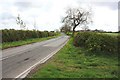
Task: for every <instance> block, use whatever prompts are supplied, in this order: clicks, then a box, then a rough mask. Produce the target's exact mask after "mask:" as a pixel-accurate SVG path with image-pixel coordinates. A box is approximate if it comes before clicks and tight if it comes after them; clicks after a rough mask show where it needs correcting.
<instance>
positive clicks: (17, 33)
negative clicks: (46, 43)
mask: <svg viewBox="0 0 120 80" xmlns="http://www.w3.org/2000/svg"><path fill="white" fill-rule="evenodd" d="M55 35H56V32H54V31H50V32H48V31H38V30H14V29H4V30H2V42H14V41H20V40H26V39H31V38H44V37H50V36H55Z"/></svg>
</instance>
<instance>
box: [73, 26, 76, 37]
mask: <svg viewBox="0 0 120 80" xmlns="http://www.w3.org/2000/svg"><path fill="white" fill-rule="evenodd" d="M75 28H76V26H74V27H73V32H72V37H74V34H75Z"/></svg>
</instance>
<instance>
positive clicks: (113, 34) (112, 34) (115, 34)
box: [104, 33, 119, 36]
mask: <svg viewBox="0 0 120 80" xmlns="http://www.w3.org/2000/svg"><path fill="white" fill-rule="evenodd" d="M104 34H108V35H111V36H118V34H119V33H104Z"/></svg>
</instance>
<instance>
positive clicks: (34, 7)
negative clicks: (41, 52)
mask: <svg viewBox="0 0 120 80" xmlns="http://www.w3.org/2000/svg"><path fill="white" fill-rule="evenodd" d="M83 1H84V2H83ZM68 7H83V8H89V7H91V8H92V11H93V23H92V24H91V25H89V28H90V29H102V30H106V31H118V0H97V2H96V0H0V29H4V28H8V29H10V28H14V29H20V27H19V26H18V25H17V24H16V17H17V16H18V14H20V17H21V18H22V20H23V21H24V22H25V23H26V27H27V28H28V29H34V26H33V25H34V20H35V21H36V26H37V29H39V30H42V31H43V30H48V31H51V30H55V29H59V28H60V27H61V26H62V25H63V24H62V23H61V19H62V18H63V17H64V16H65V11H66V9H67V8H68ZM77 29H81V28H80V27H79V28H77Z"/></svg>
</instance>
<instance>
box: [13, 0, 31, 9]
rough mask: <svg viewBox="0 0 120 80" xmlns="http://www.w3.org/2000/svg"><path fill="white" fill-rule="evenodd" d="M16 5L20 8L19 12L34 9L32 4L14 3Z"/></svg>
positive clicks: (24, 2)
mask: <svg viewBox="0 0 120 80" xmlns="http://www.w3.org/2000/svg"><path fill="white" fill-rule="evenodd" d="M14 5H15V6H16V7H18V10H20V11H22V10H26V9H30V8H31V7H32V2H28V1H17V2H15V3H14Z"/></svg>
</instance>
